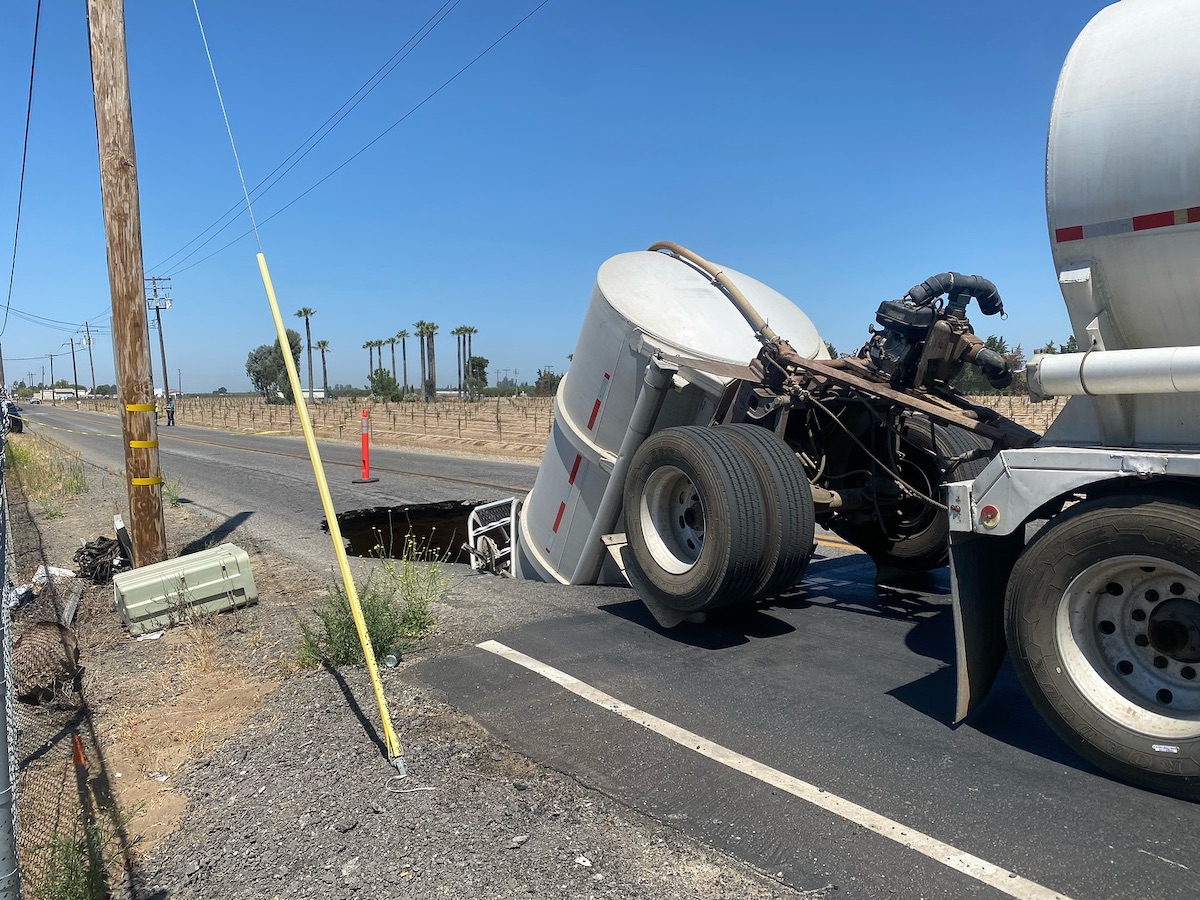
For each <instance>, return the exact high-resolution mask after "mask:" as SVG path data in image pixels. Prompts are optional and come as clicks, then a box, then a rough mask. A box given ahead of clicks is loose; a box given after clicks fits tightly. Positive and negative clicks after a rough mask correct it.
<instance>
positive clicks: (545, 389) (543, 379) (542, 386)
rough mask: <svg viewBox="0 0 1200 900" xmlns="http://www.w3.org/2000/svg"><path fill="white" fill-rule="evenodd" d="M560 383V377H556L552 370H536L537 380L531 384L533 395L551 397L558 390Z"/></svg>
mask: <svg viewBox="0 0 1200 900" xmlns="http://www.w3.org/2000/svg"><path fill="white" fill-rule="evenodd" d="M560 381H562V376H561V375H556V374H555V373H554V371H553V370H552V369H546V370H544V371H543V370H542V369H538V370H537V380H536V381H534V383H533V395H534V396H535V397H551V396H553V395H554V393H555V391H557V390H558V383H559V382H560Z"/></svg>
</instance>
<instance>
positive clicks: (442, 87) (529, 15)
mask: <svg viewBox="0 0 1200 900" xmlns="http://www.w3.org/2000/svg"><path fill="white" fill-rule="evenodd" d="M549 2H550V0H542V2H541V3H539V4H538V5H537V6H535V7H534V8H533V9H531V10H530V11H529V12H528V13H526V14H525V15H524V16H523V17H522V18H521V19H519V20H518V21H517V23H516V24H515V25H513V26H512V27H511V28H509V29H508V31H506V32H504V34H502V35H500V37H498V38H496V40H494V41H492V43H491V44H489V45H488V46H487V47H486V48H484V49H483V50H482V51H480V53H479V54H478V55H476V56H475V58H474V59H472V60H471V61H470V62H468V63H467V64H466V65H465V66H463V67H462V68H461V69H459V70H458V71H457V72H455V73H454V74H453V75H451V76H450V77H449V78H447V79H446V80H445V81H443V82H442V83H441V84H440V85H439V86H438V87H437V88H435V89H434V90H433V91H431V92H430V93H429V94H427V95H426V96H425V99H423V100H421V101H420V102H419V103H417V104H416V105H415V106H413V107H412V108H411V109H409V111H408V112H406V113H405V114H404V115H402V116H401V117H400V118H399V119H397V120H396V121H395V122H393V123H392V124H391V125H389V126H388V127H387V128H385V129H384V130H383V131H381V132H380V133H379V134H377V135H376V136H375V137H374V138H372V139H371V140H370V141H368V142H367V143H366V144H365V145H363V146H362V147H361V148H360V149H359V150H358V151H356V152H355V153H354V154H352V155H351V156H350V157H349V158H348V159H346V160H345V161H344V162H342V163H341V164H340V165H338V166H336V167H335V168H333V169H332V170H330V171H329V172H328V173H327V174H326V175H325V176H324V177H322V178H321V179H319V180H318V181H317V182H315V183H314V184H313V185H311V186H310V187H308V188H307V189H306V190H304V191H303V192H301V193H300V194H298V195H297V196H296V197H293V198H292V199H291V200H289V201H288V202H287V203H285V204H284V205H283V206H281V207H280V208H279V209H277V210H275V212H273V213H271V215H269V216H267V217H266V218H265V219H263V220H262V221H261V222H260V223H259V224H260V225H265V224H266V223H267V222H270V221H271V220H272V219H273V218H275V217H276V216H277V215H279V214H280V213H282V212H284V211H285V210H286V209H288V208H289V207H291V206H293V205H295V204H296V203H298V202H299V201H301V200H303V199H304V198H305V197H306V196H308V195H309V194H310V193H312V192H313V191H314V190H316V189H317V188H318V187H320V186H321V185H322V184H324V183H325V182H326V181H328V180H329V179H330V178H332V177H333V176H334V175H336V174H337V173H338V172H340V171H341V170H342V169H344V168H346V166H348V165H350V163H352V162H354V160H356V159H358V157H360V156H362V154H364V153H365V152H367V150H369V149H370V148H371V147H373V146H374V145H375V144H377V143H378V142H379V141H381V140H382V139H383V138H384V137H385V136H386V135H387V134H389V133H390V132H391V131H392V130H393V129H395V128H396V127H397V126H399V125H400V124H402V123H403V122H404V121H405V120H406V119H408V117H409V116H411V115H412V114H413V113H415V112H416V111H417V110H419V109H420V108H421V107H422V106H424V105H425V104H426V103H428V102H429V101H430V100H432V99H433V98H434V97H436V96H437V95H438V94H440V93H441V92H442V91H443V90H445V89H446V88H447V87H449V86H450V85H451V84H452V83H453V82H454V81H456V80H457V79H458V77H459V76H460V75H462V74H463V73H464V72H466V71H467V69H469V68H471V66H473V65H475V63H477V62H479V60H481V59H483V57H485V56H487V55H488V53H490V52H491V51H492V50H493V49H495V47H496V46H497V45H498V44H499V43H500V42H501V41H503V40H504V39H505V38H507V37H508V36H509V35H510V34H512V33H513V32H514V31H516V30H517V29H518V28H520V27H521V26H522V25H524V24H525V23H526V22H527V21H528V20H529V19H530V18H532V17H533V16H534V14H536V13H537V12H538V11H539V10H540V9H541V8H542V7H543V6H545V5H546V4H547V3H549ZM251 234H254V229H250V230H248V231H244V232H242V233H241V234H239V235H238V236H237V237H235V238H234V239H233V240H232V241H230V242H229V243H227V244H224V245H222V246H221V247H218V248H217V249H216V250H214V251H213V252H212V253H210V254H208V256H204V257H201V258H200V259H198V260H196V261H195V262H194V263H192V264H191V265H187V266H184V267H183V268H180V269H175V270H173V271H172V273H171V274H172V275H178V274H179V273H180V272H186V271H187V270H188V269H193V268H195V267H196V266H198V265H200V263H202V262H206V261H207V260H210V259H212V258H213V257H214V256H216V255H217V254H218V253H221V252H222V251H225V250H228V249H229V248H230V247H232V246H233V245H234V244H236V243H237V242H238V241H240V240H241V239H242V238H244V237H247V236H248V235H251Z"/></svg>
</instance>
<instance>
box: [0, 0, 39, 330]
mask: <svg viewBox="0 0 1200 900" xmlns="http://www.w3.org/2000/svg"><path fill="white" fill-rule="evenodd" d="M41 22H42V0H38V3H37V10H36V11H35V12H34V17H33V51H32V52H31V53H30V57H29V97H28V99H27V100H26V102H25V137H24V140H23V141H22V144H21V178H20V182H19V185H18V187H17V221H16V224H15V225H14V226H13V249H12V265H11V266H10V267H9V270H8V294H7V295H6V297H5V299H4V321H3V323H0V335H3V334H4V331H5V329H7V328H8V311H9V309H11V308H12V293H13V282H14V280H15V278H16V275H17V245H18V241H19V239H20V236H21V206H22V203H23V201H24V199H25V164H26V162H27V161H28V159H29V123H30V121H31V120H32V117H33V76H34V72H35V71H36V70H37V46H38V33H39V32H40V31H41Z"/></svg>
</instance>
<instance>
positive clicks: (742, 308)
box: [648, 241, 779, 347]
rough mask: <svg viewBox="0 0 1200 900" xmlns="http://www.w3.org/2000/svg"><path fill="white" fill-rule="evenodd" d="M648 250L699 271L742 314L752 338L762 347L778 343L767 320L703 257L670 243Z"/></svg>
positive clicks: (660, 244) (653, 245)
mask: <svg viewBox="0 0 1200 900" xmlns="http://www.w3.org/2000/svg"><path fill="white" fill-rule="evenodd" d="M648 249H650V250H653V251H658V250H667V251H669V252H671V253H673V254H675V255H676V256H678V257H680V258H681V259H686V260H687V261H688V262H690V263H692V264H693V265H695V266H696V267H697V268H699V269H701V270H702V271H703V272H704V273H705V274H706V275H708V276H709V277H710V278H712V280H713V283H714V284H716V285H717V286H718V287H719V288H720V289H721V290H722V291H723V292H724V293H725V295H726V296H727V297H729V299H730V300H732V301H733V305H734V307H736V308H737V311H738V312H740V313H741V314H742V318H744V319H745V320H746V321H747V322H749V323H750V327H751V328H753V329H754V336H755V337H756V338H758V340H759V342H760V343H761V344H762V345H763V346H764V347H765V346H770V345H771V344H774V343H777V342H778V341H779V335H778V334H776V333H775V329H773V328H772V327H771V326H770V325H768V324H767V320H766V319H764V318H763V317H762V314H761V313H759V311H758V310H757V309H755V308H754V307H753V306H752V305H751V303H750V301H749V300H747V299H746V295H745V294H743V293H742V292H741V291H740V290H738V286H737V285H736V284H734V283H733V282H732V281H730V280H729V279H728V278H726V277H725V273H724V272H722V271H721V270H720V269H719V268H718V267H717V266H715V265H713V264H712V263H710V262H709V261H708V260H707V259H705V258H704V257H703V256H700V255H699V254H697V253H693V252H692V251H691V250H689V249H687V247H681V246H680V245H679V244H675V243H672V242H671V241H658V242H656V243H653V244H651V245H650V247H649V248H648Z"/></svg>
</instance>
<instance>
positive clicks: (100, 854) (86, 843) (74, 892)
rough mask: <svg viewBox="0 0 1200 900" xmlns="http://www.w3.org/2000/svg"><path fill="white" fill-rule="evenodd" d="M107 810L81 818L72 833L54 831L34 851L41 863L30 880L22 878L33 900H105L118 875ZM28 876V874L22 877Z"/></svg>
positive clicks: (115, 829) (116, 841)
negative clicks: (43, 862) (112, 881)
mask: <svg viewBox="0 0 1200 900" xmlns="http://www.w3.org/2000/svg"><path fill="white" fill-rule="evenodd" d="M108 812H109V811H108V810H98V811H97V814H96V815H94V816H88V815H85V816H84V817H83V820H82V822H80V823H79V824H78V825H77V826H76V827H75V828H74V829H72V833H70V834H63V833H62V832H59V831H55V832H54V833H53V834H52V835H51V836H50V838H49V839H48V840H47V841H46V842H45V843H44V844H42V845H40V846H38V847H37V848H36V851H35V852H37V853H38V855H39V856H40V857H41V858H42V859H44V860H45V868H43V869H42V870H41V871H40V872H39V873H38V874H37V876H36V877H34V878H29V877H26V878H23V879H22V880H23V881H24V883H25V885H26V887H27V889H28V893H29V894H30V895H32V896H33V897H34V898H36V900H108V898H109V897H111V896H112V893H111V891H110V889H109V883H110V879H111V878H113V877H114V876H116V875H117V873H119V872H121V871H122V864H123V859H124V857H123V854H122V851H121V841H120V834H119V826H118V824H115V823H114V822H113V821H112V818H111V817H110V816H109V815H108ZM26 874H27V876H28V873H26Z"/></svg>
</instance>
